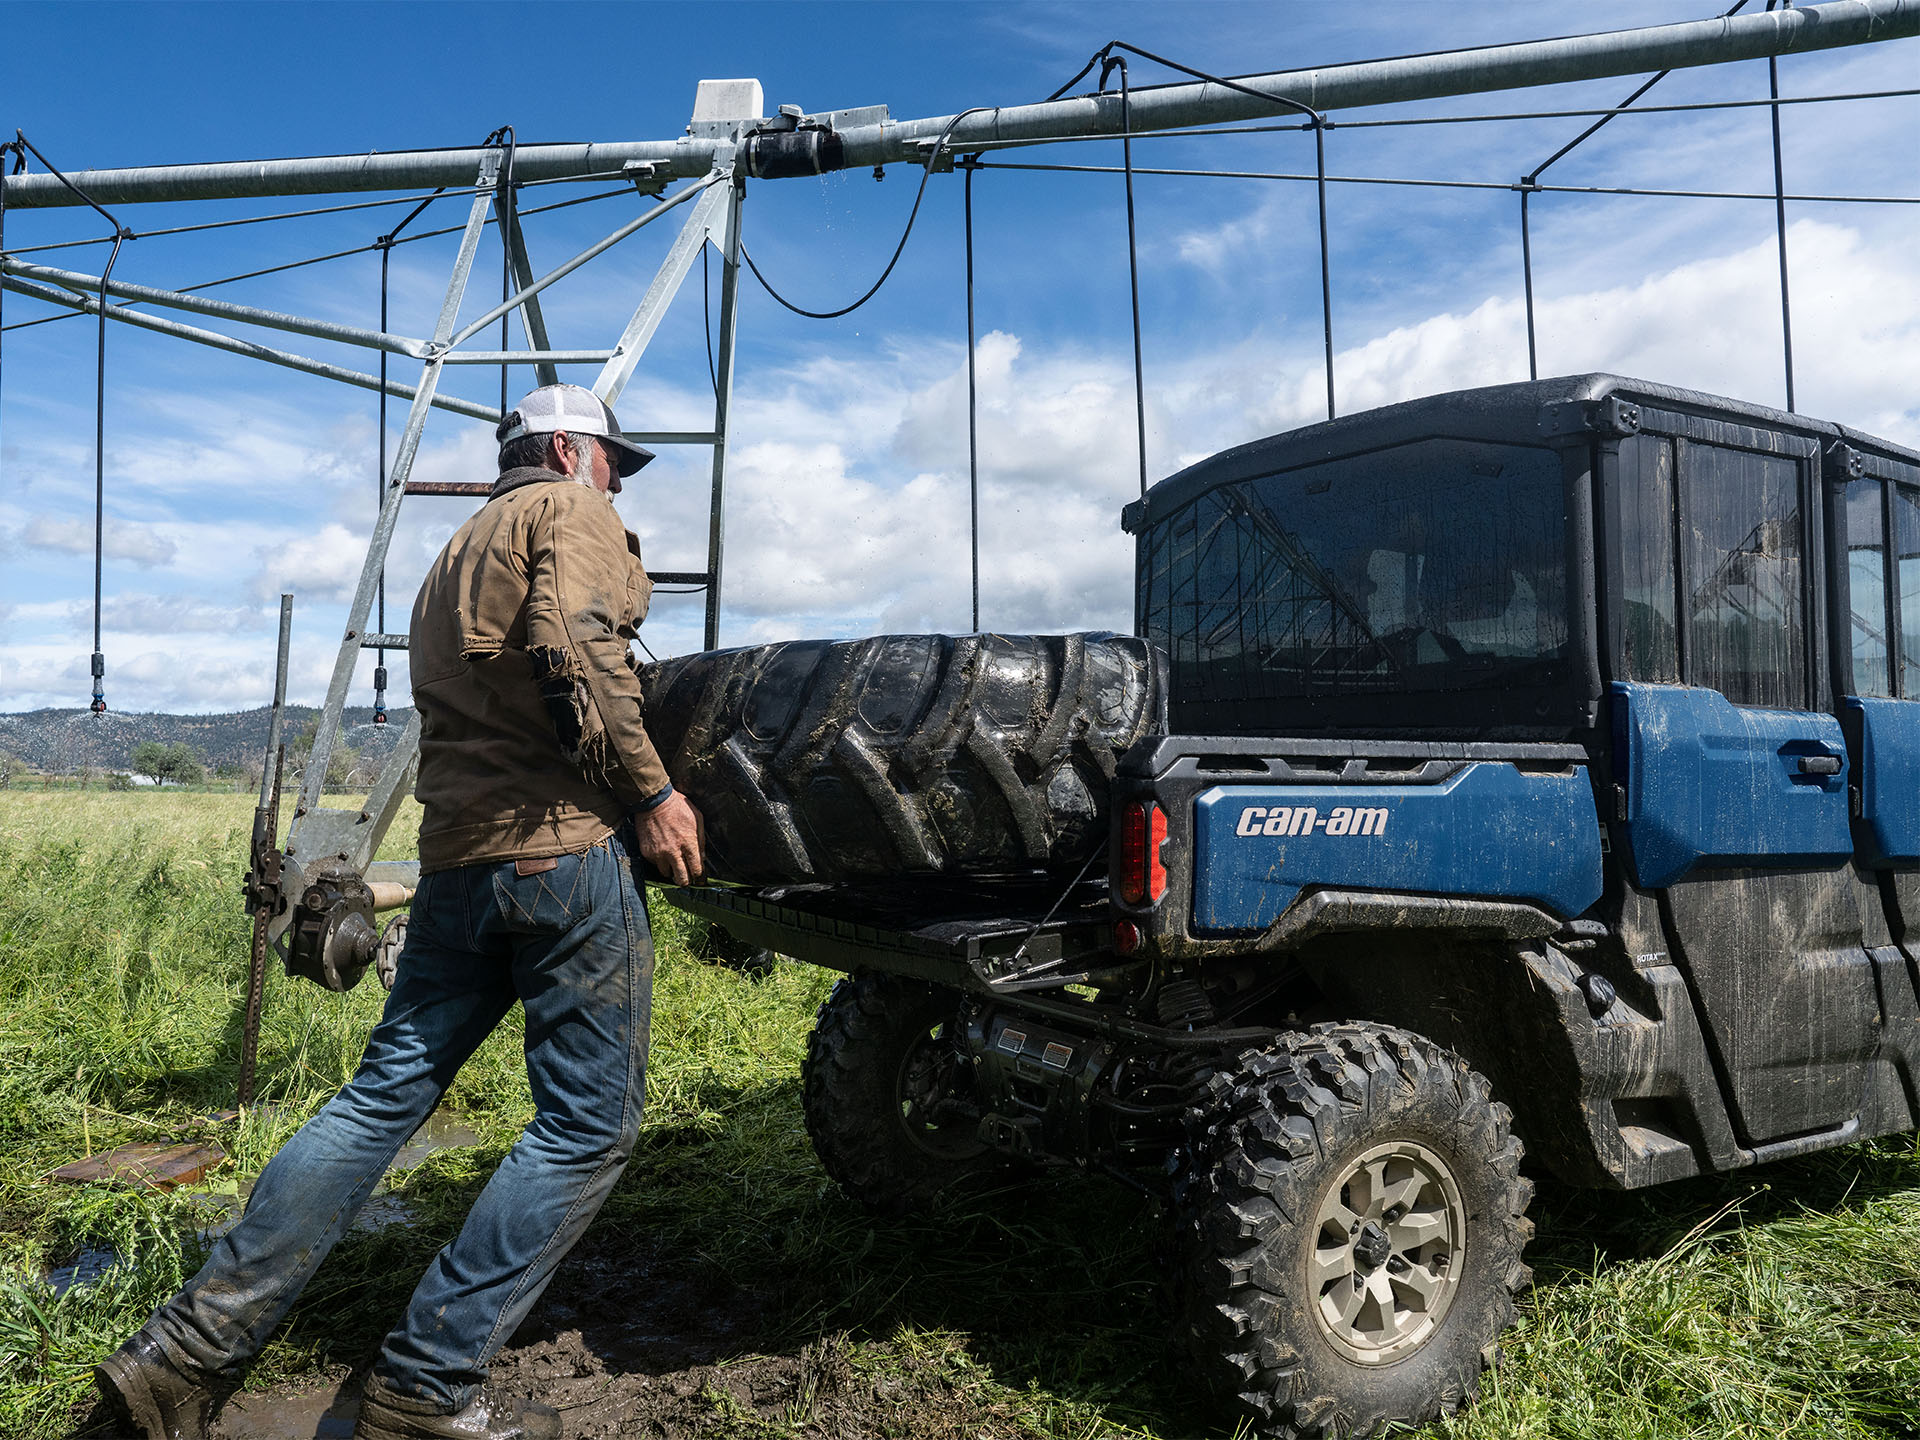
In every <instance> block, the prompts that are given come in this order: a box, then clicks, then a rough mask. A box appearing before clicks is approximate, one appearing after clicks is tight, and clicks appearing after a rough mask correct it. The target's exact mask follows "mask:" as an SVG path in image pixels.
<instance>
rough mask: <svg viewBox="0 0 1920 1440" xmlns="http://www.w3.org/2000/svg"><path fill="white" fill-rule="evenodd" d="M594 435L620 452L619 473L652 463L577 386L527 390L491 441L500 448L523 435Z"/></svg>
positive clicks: (599, 403)
mask: <svg viewBox="0 0 1920 1440" xmlns="http://www.w3.org/2000/svg"><path fill="white" fill-rule="evenodd" d="M556 430H564V431H566V432H567V433H568V434H569V435H597V436H599V437H600V438H601V439H602V440H605V441H606V442H607V443H608V444H610V445H612V446H613V448H614V449H616V450H618V451H619V452H620V473H621V474H622V475H623V476H625V475H631V474H633V473H634V471H636V470H638V469H639V468H640V467H641V466H642V465H644V464H646V463H647V462H648V461H649V460H651V459H653V452H652V451H651V450H649V449H647V448H646V446H644V445H635V444H634V443H633V442H632V441H631V440H628V439H627V438H626V437H625V436H623V435H622V434H621V433H620V421H619V420H618V419H617V418H616V417H615V416H614V413H613V409H612V407H611V406H609V405H608V404H607V402H606V401H604V400H602V399H601V398H600V397H599V396H598V395H596V394H594V393H593V392H592V391H591V390H587V389H584V388H583V387H581V386H579V385H542V386H541V387H540V388H539V389H538V390H529V391H528V392H527V393H526V394H525V395H524V396H523V397H521V400H520V403H519V404H518V405H516V406H514V407H513V409H511V410H509V411H508V412H507V413H506V415H505V416H504V417H503V418H502V419H501V421H500V428H499V429H498V430H496V431H495V432H494V438H495V439H497V440H498V441H499V442H500V443H501V444H502V445H504V444H506V443H507V442H508V441H509V440H518V439H519V438H520V437H521V436H523V435H551V434H552V433H553V432H554V431H556Z"/></svg>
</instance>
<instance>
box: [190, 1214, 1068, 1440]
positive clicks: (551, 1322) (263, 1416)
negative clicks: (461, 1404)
mask: <svg viewBox="0 0 1920 1440" xmlns="http://www.w3.org/2000/svg"><path fill="white" fill-rule="evenodd" d="M777 1308H778V1307H777V1304H776V1303H775V1297H773V1296H771V1295H767V1294H761V1293H757V1292H754V1291H751V1290H746V1289H741V1288H739V1287H736V1286H733V1285H731V1284H729V1283H728V1282H727V1281H726V1280H725V1279H724V1277H722V1276H720V1275H719V1274H718V1272H717V1271H715V1270H713V1269H712V1268H710V1267H708V1266H706V1265H704V1264H702V1263H701V1262H698V1261H690V1260H687V1259H684V1258H681V1257H679V1256H672V1255H665V1254H661V1253H657V1252H646V1251H643V1252H638V1253H636V1252H635V1251H633V1250H631V1249H629V1248H626V1247H621V1248H620V1249H618V1250H617V1251H616V1250H611V1249H606V1250H603V1249H599V1248H596V1247H595V1245H594V1240H593V1237H591V1236H590V1237H589V1238H588V1239H587V1240H586V1241H585V1242H583V1244H582V1246H581V1248H580V1250H578V1251H576V1252H575V1254H574V1255H573V1256H572V1257H571V1258H570V1259H569V1260H568V1261H567V1262H566V1263H565V1264H564V1265H563V1266H562V1267H561V1269H560V1273H559V1274H558V1275H557V1276H556V1277H555V1280H554V1283H553V1286H552V1288H551V1289H550V1290H549V1291H548V1292H547V1298H546V1299H544V1300H543V1301H542V1302H541V1303H540V1305H539V1306H538V1307H536V1309H535V1310H534V1312H533V1314H532V1315H531V1316H530V1317H529V1318H528V1320H527V1322H526V1324H524V1325H522V1326H521V1327H520V1329H519V1331H518V1332H517V1333H516V1334H515V1335H514V1337H513V1340H512V1342H511V1343H510V1344H508V1345H507V1346H506V1348H505V1349H503V1350H502V1351H501V1352H500V1354H499V1355H498V1356H496V1357H495V1359H494V1362H493V1373H492V1379H493V1382H494V1383H495V1384H496V1385H497V1386H499V1387H500V1388H501V1389H503V1390H504V1391H505V1392H506V1393H508V1394H512V1395H531V1396H533V1397H535V1398H536V1399H539V1400H541V1401H542V1402H544V1403H545V1404H548V1405H551V1406H553V1407H554V1408H555V1409H557V1410H559V1411H560V1412H561V1415H562V1417H563V1421H564V1434H565V1436H566V1437H567V1440H721V1437H727V1440H733V1437H738V1436H740V1435H743V1434H759V1433H764V1432H765V1431H767V1430H769V1429H770V1430H771V1431H772V1432H773V1433H776V1434H777V1433H784V1431H785V1429H786V1428H787V1427H794V1428H796V1429H800V1430H801V1431H802V1432H803V1433H809V1434H815V1435H820V1436H825V1437H831V1440H879V1437H882V1436H885V1437H888V1440H981V1437H988V1440H995V1437H1002V1436H1012V1435H1017V1434H1026V1433H1030V1431H1029V1429H1028V1428H1027V1427H1025V1426H1023V1425H1022V1424H1021V1423H1020V1422H1019V1420H1018V1419H1017V1417H1016V1415H1015V1413H1014V1411H1013V1409H1012V1408H1011V1406H1010V1405H1009V1404H1008V1403H1007V1401H1006V1400H1005V1399H1004V1398H1002V1397H1000V1396H996V1395H995V1394H994V1393H993V1392H992V1391H991V1389H990V1388H989V1387H986V1386H984V1385H981V1384H979V1383H977V1382H964V1383H962V1382H957V1381H956V1377H955V1374H954V1372H953V1371H952V1370H951V1369H949V1368H947V1367H946V1366H945V1365H944V1364H943V1363H942V1362H941V1361H940V1360H938V1359H935V1358H932V1357H928V1356H926V1355H924V1354H919V1353H915V1350H914V1348H913V1347H911V1346H904V1345H903V1346H901V1347H900V1348H899V1349H898V1350H897V1351H895V1350H892V1349H891V1347H886V1346H876V1345H873V1344H868V1345H866V1346H864V1347H863V1349H862V1352H861V1358H860V1363H859V1364H858V1365H856V1364H855V1363H854V1358H853V1352H852V1348H851V1345H850V1343H849V1341H848V1340H847V1338H846V1337H845V1336H843V1335H839V1334H829V1335H822V1336H818V1337H815V1338H812V1339H810V1340H805V1341H798V1342H797V1341H794V1340H791V1339H787V1338H783V1337H780V1336H777V1335H774V1334H771V1333H769V1332H768V1331H767V1330H766V1328H765V1327H766V1325H767V1323H768V1317H769V1315H770V1314H771V1313H772V1312H774V1311H775V1310H777ZM357 1358H358V1365H357V1368H356V1369H355V1370H354V1371H353V1372H352V1373H350V1374H349V1373H348V1372H346V1371H344V1370H340V1371H336V1372H334V1373H332V1374H329V1375H328V1376H327V1377H326V1378H325V1379H324V1380H322V1381H309V1382H307V1383H305V1384H293V1385H285V1386H279V1387H276V1388H274V1389H272V1390H266V1391H259V1392H255V1393H253V1394H243V1395H239V1396H236V1397H235V1398H234V1400H233V1402H232V1403H231V1404H229V1406H228V1407H227V1410H226V1412H225V1414H224V1415H223V1417H222V1421H221V1427H220V1429H219V1430H218V1431H217V1432H216V1433H217V1434H218V1436H219V1437H220V1440H342V1437H347V1436H350V1435H351V1433H352V1428H353V1417H354V1415H355V1414H356V1413H357V1410H358V1406H359V1395H360V1387H361V1385H362V1384H363V1383H364V1377H365V1373H366V1368H367V1366H369V1365H370V1364H371V1363H372V1359H373V1357H372V1356H371V1355H367V1356H363V1357H357Z"/></svg>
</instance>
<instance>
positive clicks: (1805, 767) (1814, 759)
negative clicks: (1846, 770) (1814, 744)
mask: <svg viewBox="0 0 1920 1440" xmlns="http://www.w3.org/2000/svg"><path fill="white" fill-rule="evenodd" d="M1800 773H1801V774H1802V775H1838V774H1839V773H1840V757H1839V756H1838V755H1802V756H1801V757H1800Z"/></svg>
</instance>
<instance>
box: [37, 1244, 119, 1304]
mask: <svg viewBox="0 0 1920 1440" xmlns="http://www.w3.org/2000/svg"><path fill="white" fill-rule="evenodd" d="M119 1260H120V1254H119V1252H118V1251H116V1250H111V1249H108V1250H94V1249H91V1248H89V1249H86V1250H82V1251H81V1252H80V1253H79V1254H78V1255H76V1256H74V1257H73V1261H72V1263H70V1264H67V1265H62V1266H60V1267H59V1268H58V1269H54V1270H49V1271H48V1272H47V1288H48V1289H50V1290H52V1291H53V1293H54V1295H55V1296H56V1297H58V1296H61V1295H65V1294H66V1293H67V1292H68V1291H69V1290H84V1289H86V1288H87V1287H88V1286H89V1285H97V1284H98V1283H99V1282H100V1281H101V1280H102V1279H103V1278H104V1277H105V1276H106V1273H107V1271H109V1270H111V1269H112V1268H113V1267H114V1266H115V1265H116V1264H118V1263H119Z"/></svg>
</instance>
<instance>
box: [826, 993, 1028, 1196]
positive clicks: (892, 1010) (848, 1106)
mask: <svg viewBox="0 0 1920 1440" xmlns="http://www.w3.org/2000/svg"><path fill="white" fill-rule="evenodd" d="M959 1010H960V996H959V994H958V993H957V992H955V991H953V990H949V989H947V988H945V987H944V986H940V985H931V984H928V983H926V982H924V981H919V980H908V979H905V978H902V977H900V976H897V975H882V974H865V975H855V976H851V977H849V978H847V979H845V980H842V981H840V982H839V983H838V984H837V985H835V986H834V987H833V992H832V994H830V995H829V996H828V997H827V1000H826V1003H825V1004H824V1005H822V1006H821V1007H820V1013H819V1016H818V1018H817V1019H816V1020H815V1022H814V1029H813V1036H812V1038H811V1040H809V1042H808V1044H807V1058H806V1062H805V1064H804V1066H803V1067H802V1071H801V1075H802V1081H803V1091H804V1096H805V1109H806V1119H807V1134H808V1135H809V1136H810V1137H811V1138H812V1140H813V1148H814V1151H815V1152H816V1153H817V1154H818V1155H819V1157H820V1163H821V1164H822V1165H824V1166H825V1167H826V1171H827V1173H828V1174H829V1175H831V1176H832V1177H833V1178H834V1179H835V1180H836V1181H838V1182H839V1184H840V1187H841V1188H842V1189H843V1190H845V1191H846V1192H847V1193H848V1194H849V1195H851V1196H852V1197H853V1198H854V1199H855V1200H857V1201H859V1202H860V1203H861V1204H862V1205H865V1206H866V1207H867V1208H869V1209H871V1210H878V1211H901V1210H910V1209H916V1208H919V1207H920V1206H923V1205H925V1204H926V1203H927V1202H928V1201H930V1200H932V1199H933V1197H934V1196H935V1195H937V1194H939V1192H940V1191H942V1190H943V1189H945V1188H946V1187H947V1186H949V1185H951V1184H953V1183H954V1181H956V1180H959V1179H961V1178H963V1177H965V1176H967V1175H972V1174H977V1173H979V1172H980V1171H983V1170H988V1169H994V1168H997V1167H998V1166H999V1164H1000V1160H999V1157H998V1155H997V1154H996V1153H995V1152H994V1151H992V1150H991V1149H989V1148H988V1147H987V1146H986V1145H984V1144H982V1143H981V1141H980V1139H979V1134H978V1132H979V1121H980V1112H979V1109H978V1107H977V1106H975V1105H974V1104H973V1103H972V1080H973V1071H972V1067H971V1065H970V1064H969V1062H968V1057H967V1055H966V1053H965V1050H964V1049H963V1047H962V1045H961V1042H960V1037H959V1019H958V1016H959Z"/></svg>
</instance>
